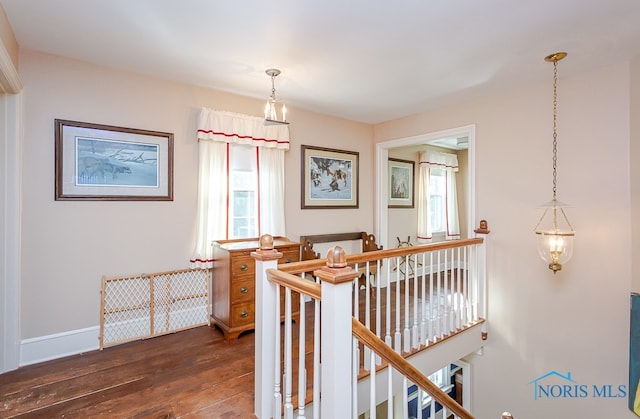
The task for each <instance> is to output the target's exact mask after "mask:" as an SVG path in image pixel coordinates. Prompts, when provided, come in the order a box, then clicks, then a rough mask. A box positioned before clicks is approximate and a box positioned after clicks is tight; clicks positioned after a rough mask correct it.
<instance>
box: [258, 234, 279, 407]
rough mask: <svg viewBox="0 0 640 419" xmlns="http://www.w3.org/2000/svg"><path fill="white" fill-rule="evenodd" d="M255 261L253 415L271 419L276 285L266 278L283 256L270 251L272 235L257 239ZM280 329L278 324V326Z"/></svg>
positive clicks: (272, 250) (271, 248) (273, 380)
mask: <svg viewBox="0 0 640 419" xmlns="http://www.w3.org/2000/svg"><path fill="white" fill-rule="evenodd" d="M251 256H252V257H253V259H255V261H256V301H255V310H256V312H255V353H256V355H255V407H254V413H255V415H256V416H257V417H258V418H260V419H262V418H270V417H272V416H273V405H274V383H275V365H274V358H275V334H274V331H273V330H272V329H273V327H274V319H275V317H276V314H275V309H276V300H277V299H278V298H279V296H278V293H277V290H276V285H275V284H273V283H271V282H269V280H268V279H267V272H266V271H267V269H276V268H277V267H278V259H279V258H281V257H282V253H280V252H278V251H277V250H276V249H274V248H273V236H271V235H269V234H264V235H262V236H261V237H260V248H259V249H257V250H256V251H255V252H252V253H251ZM278 326H279V325H278Z"/></svg>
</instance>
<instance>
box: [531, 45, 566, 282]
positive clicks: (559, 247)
mask: <svg viewBox="0 0 640 419" xmlns="http://www.w3.org/2000/svg"><path fill="white" fill-rule="evenodd" d="M566 56H567V53H566V52H556V53H554V54H551V55H548V56H547V57H545V61H547V62H551V63H553V199H552V200H551V201H549V202H547V203H546V204H544V205H543V208H544V212H543V214H542V217H540V221H538V224H537V225H536V228H535V232H536V235H537V241H538V253H539V254H540V257H541V258H542V259H543V260H544V261H545V262H547V263H548V264H549V269H551V270H552V271H553V273H554V274H555V273H556V272H558V271H559V270H562V265H564V264H565V263H567V262H568V261H569V259H571V256H572V255H573V238H574V236H575V231H574V229H573V227H572V226H571V223H570V222H569V219H568V218H567V215H566V214H565V212H564V208H566V206H567V205H565V204H563V203H562V202H560V201H558V199H557V184H558V180H557V177H558V176H557V175H558V173H557V167H558V156H557V154H558V133H557V131H558V61H560V60H562V59H563V58H564V57H566Z"/></svg>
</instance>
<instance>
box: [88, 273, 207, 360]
mask: <svg viewBox="0 0 640 419" xmlns="http://www.w3.org/2000/svg"><path fill="white" fill-rule="evenodd" d="M210 275H211V272H210V270H208V269H183V270H178V271H172V272H160V273H154V274H142V275H134V276H125V277H117V278H107V277H103V278H102V292H101V294H102V298H101V310H100V349H102V348H104V347H107V346H112V345H117V344H120V343H124V342H129V341H132V340H137V339H145V338H149V337H153V336H159V335H163V334H166V333H172V332H177V331H179V330H183V329H188V328H192V327H196V326H202V325H205V324H208V322H209V284H210V283H211V282H210Z"/></svg>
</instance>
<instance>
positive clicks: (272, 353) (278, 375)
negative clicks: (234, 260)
mask: <svg viewBox="0 0 640 419" xmlns="http://www.w3.org/2000/svg"><path fill="white" fill-rule="evenodd" d="M269 238H270V236H268V235H265V236H263V237H262V238H261V248H260V249H259V250H257V251H256V252H254V254H253V256H254V258H255V259H256V368H255V371H256V381H255V383H256V386H255V403H256V404H255V413H256V416H257V417H258V418H268V417H280V416H281V415H283V416H284V417H285V418H293V417H294V414H295V415H297V416H296V417H298V418H304V417H306V416H305V409H306V403H307V402H308V401H309V400H314V401H315V403H313V409H314V412H313V417H314V418H320V417H321V414H322V415H324V416H325V417H345V416H346V412H350V413H349V414H348V416H349V417H353V418H356V417H357V416H358V415H359V414H360V413H362V412H358V406H357V405H358V395H357V394H355V393H356V391H355V389H356V388H357V379H358V373H359V372H361V371H362V370H363V369H365V370H366V369H370V370H372V371H371V375H374V374H375V370H376V369H378V368H383V367H384V366H383V365H382V364H383V362H384V363H389V364H391V365H392V366H393V365H394V364H393V363H391V362H390V361H389V360H388V359H386V358H388V356H385V357H383V356H382V355H383V354H381V353H379V352H376V355H375V356H373V355H372V350H373V352H375V351H376V349H375V348H371V345H370V344H363V342H362V340H361V339H360V338H358V339H352V329H353V327H352V324H351V322H348V321H345V319H348V318H351V317H352V315H355V317H356V319H355V321H356V322H358V323H359V324H360V325H362V324H363V322H364V323H365V324H364V325H363V326H357V328H358V329H367V330H369V329H372V328H373V326H372V324H370V322H371V319H368V318H367V319H363V320H362V321H361V320H360V319H357V317H358V310H355V313H354V310H353V307H359V302H358V298H359V297H358V295H359V294H361V292H360V289H359V286H358V287H357V290H356V291H357V292H353V291H354V290H353V288H354V284H357V283H358V281H354V279H355V278H356V277H357V276H358V272H357V270H354V269H353V267H354V266H355V267H356V269H357V266H358V265H359V264H364V265H366V266H367V268H368V267H369V266H370V264H372V263H373V264H376V265H377V267H378V268H380V266H381V264H382V265H384V264H386V266H387V268H386V269H387V270H388V272H389V271H390V269H391V266H392V265H393V266H396V267H397V266H399V263H400V262H401V261H402V260H405V261H411V263H413V264H414V268H415V269H418V262H417V258H413V259H411V256H412V255H416V256H419V257H422V258H424V257H425V256H424V254H425V251H427V248H424V247H422V246H416V247H415V248H408V249H392V250H386V251H379V252H367V253H366V254H361V255H355V256H354V257H345V256H344V252H343V251H342V253H340V251H341V249H339V248H334V249H332V250H331V251H334V252H337V253H335V254H334V255H332V254H331V251H330V254H329V255H328V258H327V260H324V259H320V260H315V261H307V262H298V263H291V264H287V265H280V266H278V265H277V260H278V258H279V257H280V256H281V254H279V253H278V252H277V251H276V250H275V249H273V246H272V242H271V245H270V244H269ZM263 241H264V243H263ZM481 244H482V239H469V240H460V241H457V243H444V244H435V245H431V246H429V250H428V251H435V252H441V251H442V252H448V251H449V250H448V249H454V248H458V249H459V248H460V247H464V246H470V247H471V248H473V249H475V248H476V247H477V246H478V245H481ZM381 252H382V253H381ZM451 252H452V253H450V255H451V256H448V253H444V256H443V258H444V259H445V263H444V266H445V267H444V268H438V269H435V271H436V272H434V269H433V265H431V267H430V268H429V269H431V272H428V273H427V272H426V271H425V269H422V272H421V274H420V275H421V276H422V283H421V290H422V291H421V292H422V296H423V302H422V304H423V305H422V307H421V308H420V310H422V311H423V313H424V310H425V305H424V293H425V277H427V276H430V277H431V284H430V286H429V289H430V290H431V291H432V292H433V293H435V292H436V290H439V287H440V286H441V285H443V284H447V279H446V278H447V277H448V276H451V275H450V274H451V272H453V271H455V270H457V271H458V272H460V271H461V270H462V268H464V270H466V271H469V269H468V267H467V266H462V265H467V264H469V263H470V262H471V259H473V260H474V261H475V260H481V262H484V254H481V255H480V257H478V253H471V255H473V256H470V259H469V260H467V259H465V258H462V259H460V258H456V257H455V256H454V253H453V252H454V251H453V250H451ZM458 252H459V250H458ZM473 252H476V250H473ZM479 252H480V253H482V252H484V248H483V247H482V246H481V248H480V250H479ZM377 253H380V254H377ZM440 254H441V253H437V255H438V256H437V257H438V260H437V263H438V265H439V264H440V262H441V261H440V260H439V258H440ZM458 255H460V253H458ZM465 257H466V256H465ZM447 259H449V261H448V262H447ZM454 259H455V262H454ZM423 260H424V259H423ZM461 260H462V261H461ZM450 263H451V264H450ZM473 263H474V266H473V269H471V270H470V271H469V272H470V273H465V274H464V275H467V274H469V275H480V276H482V277H483V276H484V275H482V271H483V269H484V268H483V266H478V265H475V263H476V262H473ZM276 268H278V269H280V270H278V269H276ZM285 271H286V272H285ZM378 271H380V270H379V269H378ZM443 272H445V273H447V272H449V273H447V274H446V275H445V273H443ZM311 273H312V274H313V277H311V275H310V274H311ZM294 274H297V275H300V276H297V275H294ZM427 274H428V275H427ZM420 275H414V277H413V278H410V277H409V276H408V275H407V274H406V271H405V273H403V275H402V276H400V275H399V274H396V281H395V282H399V281H403V283H402V286H403V289H404V290H405V291H407V292H405V295H406V296H407V295H408V294H409V293H410V290H411V288H410V287H414V288H413V289H414V291H416V290H418V289H419V288H416V287H417V285H415V284H416V282H417V281H416V278H417V277H418V276H420ZM434 275H435V278H436V279H437V280H436V281H435V282H434V279H433V278H434ZM441 275H442V277H441ZM305 278H311V279H313V278H315V280H316V281H318V282H319V283H316V282H313V281H310V280H308V279H305ZM389 278H390V276H389ZM367 279H368V278H367ZM472 279H473V280H470V278H468V277H465V276H462V277H460V276H458V277H457V279H456V278H455V277H454V278H452V280H451V281H450V282H448V284H449V285H443V286H445V287H447V286H449V287H450V289H449V292H452V291H453V290H454V287H457V288H456V289H457V290H458V291H460V292H462V290H463V289H466V288H465V287H466V286H469V287H473V289H471V288H470V289H467V291H469V292H470V293H469V294H468V295H465V299H466V300H467V301H468V302H470V304H469V305H467V306H464V307H463V306H462V305H459V304H456V303H453V302H451V301H448V302H444V303H443V306H444V308H445V309H446V310H445V311H443V312H442V313H440V314H437V315H436V314H434V313H431V314H432V315H433V316H432V317H430V318H428V323H429V325H428V326H427V327H425V325H424V324H423V325H422V326H418V327H415V326H416V325H415V324H414V325H413V326H412V325H411V324H410V323H408V320H407V317H406V316H407V315H408V314H409V313H408V312H405V314H404V316H405V323H404V325H401V326H404V329H403V330H402V329H400V328H399V327H398V324H400V322H399V321H397V322H396V330H395V331H393V332H392V331H391V329H390V327H391V325H390V324H389V322H387V332H386V333H385V334H382V333H381V331H380V329H379V325H380V322H379V321H376V322H375V323H376V325H377V327H378V330H376V332H375V333H371V331H370V332H369V333H371V334H372V335H373V336H376V339H378V340H381V341H382V340H384V341H386V343H387V344H388V346H387V347H385V348H386V349H385V351H384V352H385V355H386V352H389V348H392V349H391V352H393V353H395V354H396V356H397V357H396V358H398V357H399V358H400V359H402V354H403V353H405V354H406V353H407V352H410V351H412V350H413V349H415V347H416V346H418V347H419V346H421V345H422V346H424V345H427V346H428V345H431V344H434V343H437V342H438V341H439V340H442V339H444V338H447V337H448V336H451V333H454V332H455V331H456V330H458V331H459V330H461V328H464V327H469V325H475V324H481V323H482V322H483V321H484V319H482V318H481V317H480V316H478V314H484V304H483V301H484V298H483V293H482V290H483V287H484V285H483V281H477V278H472ZM481 279H482V280H484V278H481ZM412 281H413V282H412ZM365 282H366V284H365V285H364V286H365V289H366V292H365V298H366V299H367V300H369V299H370V298H371V295H372V294H375V296H376V297H375V298H377V300H376V303H377V304H379V302H380V301H379V299H380V295H381V285H380V282H381V281H378V282H377V283H376V284H375V288H374V290H375V291H373V292H372V288H371V287H372V286H371V284H370V283H369V281H368V280H367V281H365ZM456 283H457V285H453V284H456ZM386 285H387V288H390V286H391V283H387V284H386ZM394 285H395V286H398V287H399V285H397V284H394ZM399 289H400V288H398V290H399ZM387 291H389V290H388V289H387ZM445 291H446V289H445ZM281 292H282V293H283V294H284V295H285V298H284V304H285V321H284V335H285V336H282V337H281V336H280V333H281V332H280V330H281V325H280V312H281V311H280V293H281ZM291 292H299V293H300V294H301V295H302V296H306V297H307V298H306V299H307V300H309V299H311V301H313V307H314V310H315V315H314V316H313V318H314V321H315V324H314V327H313V330H314V339H313V340H314V342H321V344H320V345H314V348H313V349H312V350H311V351H308V350H307V349H306V348H305V347H304V345H305V334H306V328H305V323H306V322H305V321H304V319H306V318H307V316H306V315H305V312H304V310H305V305H306V304H305V303H304V302H303V301H304V300H305V298H300V301H301V303H300V319H302V320H303V321H300V322H299V323H300V324H299V325H298V329H297V330H298V336H296V338H297V340H296V339H293V335H294V332H293V331H292V328H291V321H292V319H291V315H290V313H291V307H290V305H291ZM437 292H439V291H437ZM465 292H466V291H465ZM415 294H417V293H416V292H414V298H417V297H416V295H415ZM388 295H389V292H387V298H388ZM446 295H447V294H446V292H445V293H443V294H433V295H431V296H430V298H431V301H434V299H433V298H434V297H435V299H436V300H439V299H440V298H443V297H446ZM396 297H397V298H399V297H398V295H396ZM320 300H322V304H320ZM415 301H418V300H415ZM414 305H415V303H414ZM367 306H368V305H367ZM399 310H407V309H406V308H401V307H400V306H397V308H396V312H397V311H399ZM456 310H457V311H456ZM455 313H457V314H455ZM454 314H455V315H454ZM461 317H462V318H463V320H464V321H461ZM423 318H424V316H423ZM320 319H322V321H320ZM414 320H415V319H414ZM465 322H466V323H465ZM445 326H446V327H448V328H446V327H445ZM483 326H484V325H483ZM425 330H429V331H430V332H429V333H425ZM412 331H413V333H414V334H413V337H412V335H411V333H412ZM432 331H435V332H436V333H435V334H434V333H432ZM416 333H417V334H416ZM320 334H321V335H322V338H320ZM484 334H485V333H484V332H483V335H484ZM390 336H393V339H390ZM399 336H401V338H399ZM418 336H420V338H419V339H418V338H417V337H418ZM370 337H371V336H369V337H368V338H370ZM281 341H284V345H283V346H282V348H283V349H282V350H281V349H280V347H281V346H280V342H281ZM276 343H278V344H276ZM394 344H395V346H394ZM360 347H363V350H364V356H362V357H361V356H360V352H359V351H360ZM296 349H297V350H298V364H297V365H294V364H293V352H294V351H295V350H296ZM308 352H310V353H312V357H313V361H312V362H311V361H309V360H307V359H306V358H307V353H308ZM320 354H322V362H320ZM361 358H362V359H364V360H365V361H364V362H365V364H367V359H369V361H368V365H366V366H365V367H364V368H363V366H362V364H361ZM383 358H385V359H384V361H383ZM394 362H395V361H394ZM405 363H406V361H405ZM374 365H375V368H374ZM282 366H283V367H282ZM281 368H284V371H281ZM394 368H395V367H394ZM403 368H404V367H403ZM295 369H297V372H298V373H297V377H298V380H297V381H296V382H294V381H293V374H294V372H295V371H294V370H295ZM318 372H320V373H319V374H318ZM307 373H311V374H313V380H312V381H313V384H312V385H311V387H312V390H307V386H308V384H307V381H311V380H307ZM414 373H415V371H411V372H410V374H414ZM320 376H322V380H321V381H322V389H320V379H319V377H320ZM389 376H391V375H389ZM419 380H422V379H419ZM424 380H426V381H429V380H428V379H426V377H425V378H424ZM412 381H413V379H412ZM416 384H421V383H416ZM294 387H297V388H294ZM421 387H425V386H423V385H421ZM424 389H425V390H427V391H428V392H429V394H430V395H431V396H432V397H433V398H434V399H435V400H438V402H439V403H441V404H443V406H446V408H447V409H450V410H452V411H454V409H458V408H456V407H453V408H452V407H450V406H448V404H449V403H450V402H453V403H455V401H453V400H452V399H451V400H450V402H449V401H446V402H440V400H439V399H440V398H442V397H443V396H442V395H441V394H438V393H436V392H435V391H433V389H432V388H430V387H426V388H424ZM438 390H439V389H438ZM371 391H375V390H371ZM320 394H322V397H320ZM445 396H446V397H449V396H447V395H445ZM318 400H320V403H318V402H317V401H318ZM371 400H373V402H375V400H376V398H375V396H373V397H371ZM445 400H446V399H445ZM294 404H296V405H297V407H294ZM456 405H457V403H456ZM361 409H362V408H361ZM456 414H457V415H458V416H459V417H463V418H466V417H471V416H468V415H469V413H468V412H466V411H465V410H464V409H463V410H461V411H456Z"/></svg>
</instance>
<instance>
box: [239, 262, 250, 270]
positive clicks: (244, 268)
mask: <svg viewBox="0 0 640 419" xmlns="http://www.w3.org/2000/svg"><path fill="white" fill-rule="evenodd" d="M240 270H241V271H247V270H249V266H247V265H246V264H244V263H243V264H242V265H241V266H240Z"/></svg>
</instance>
